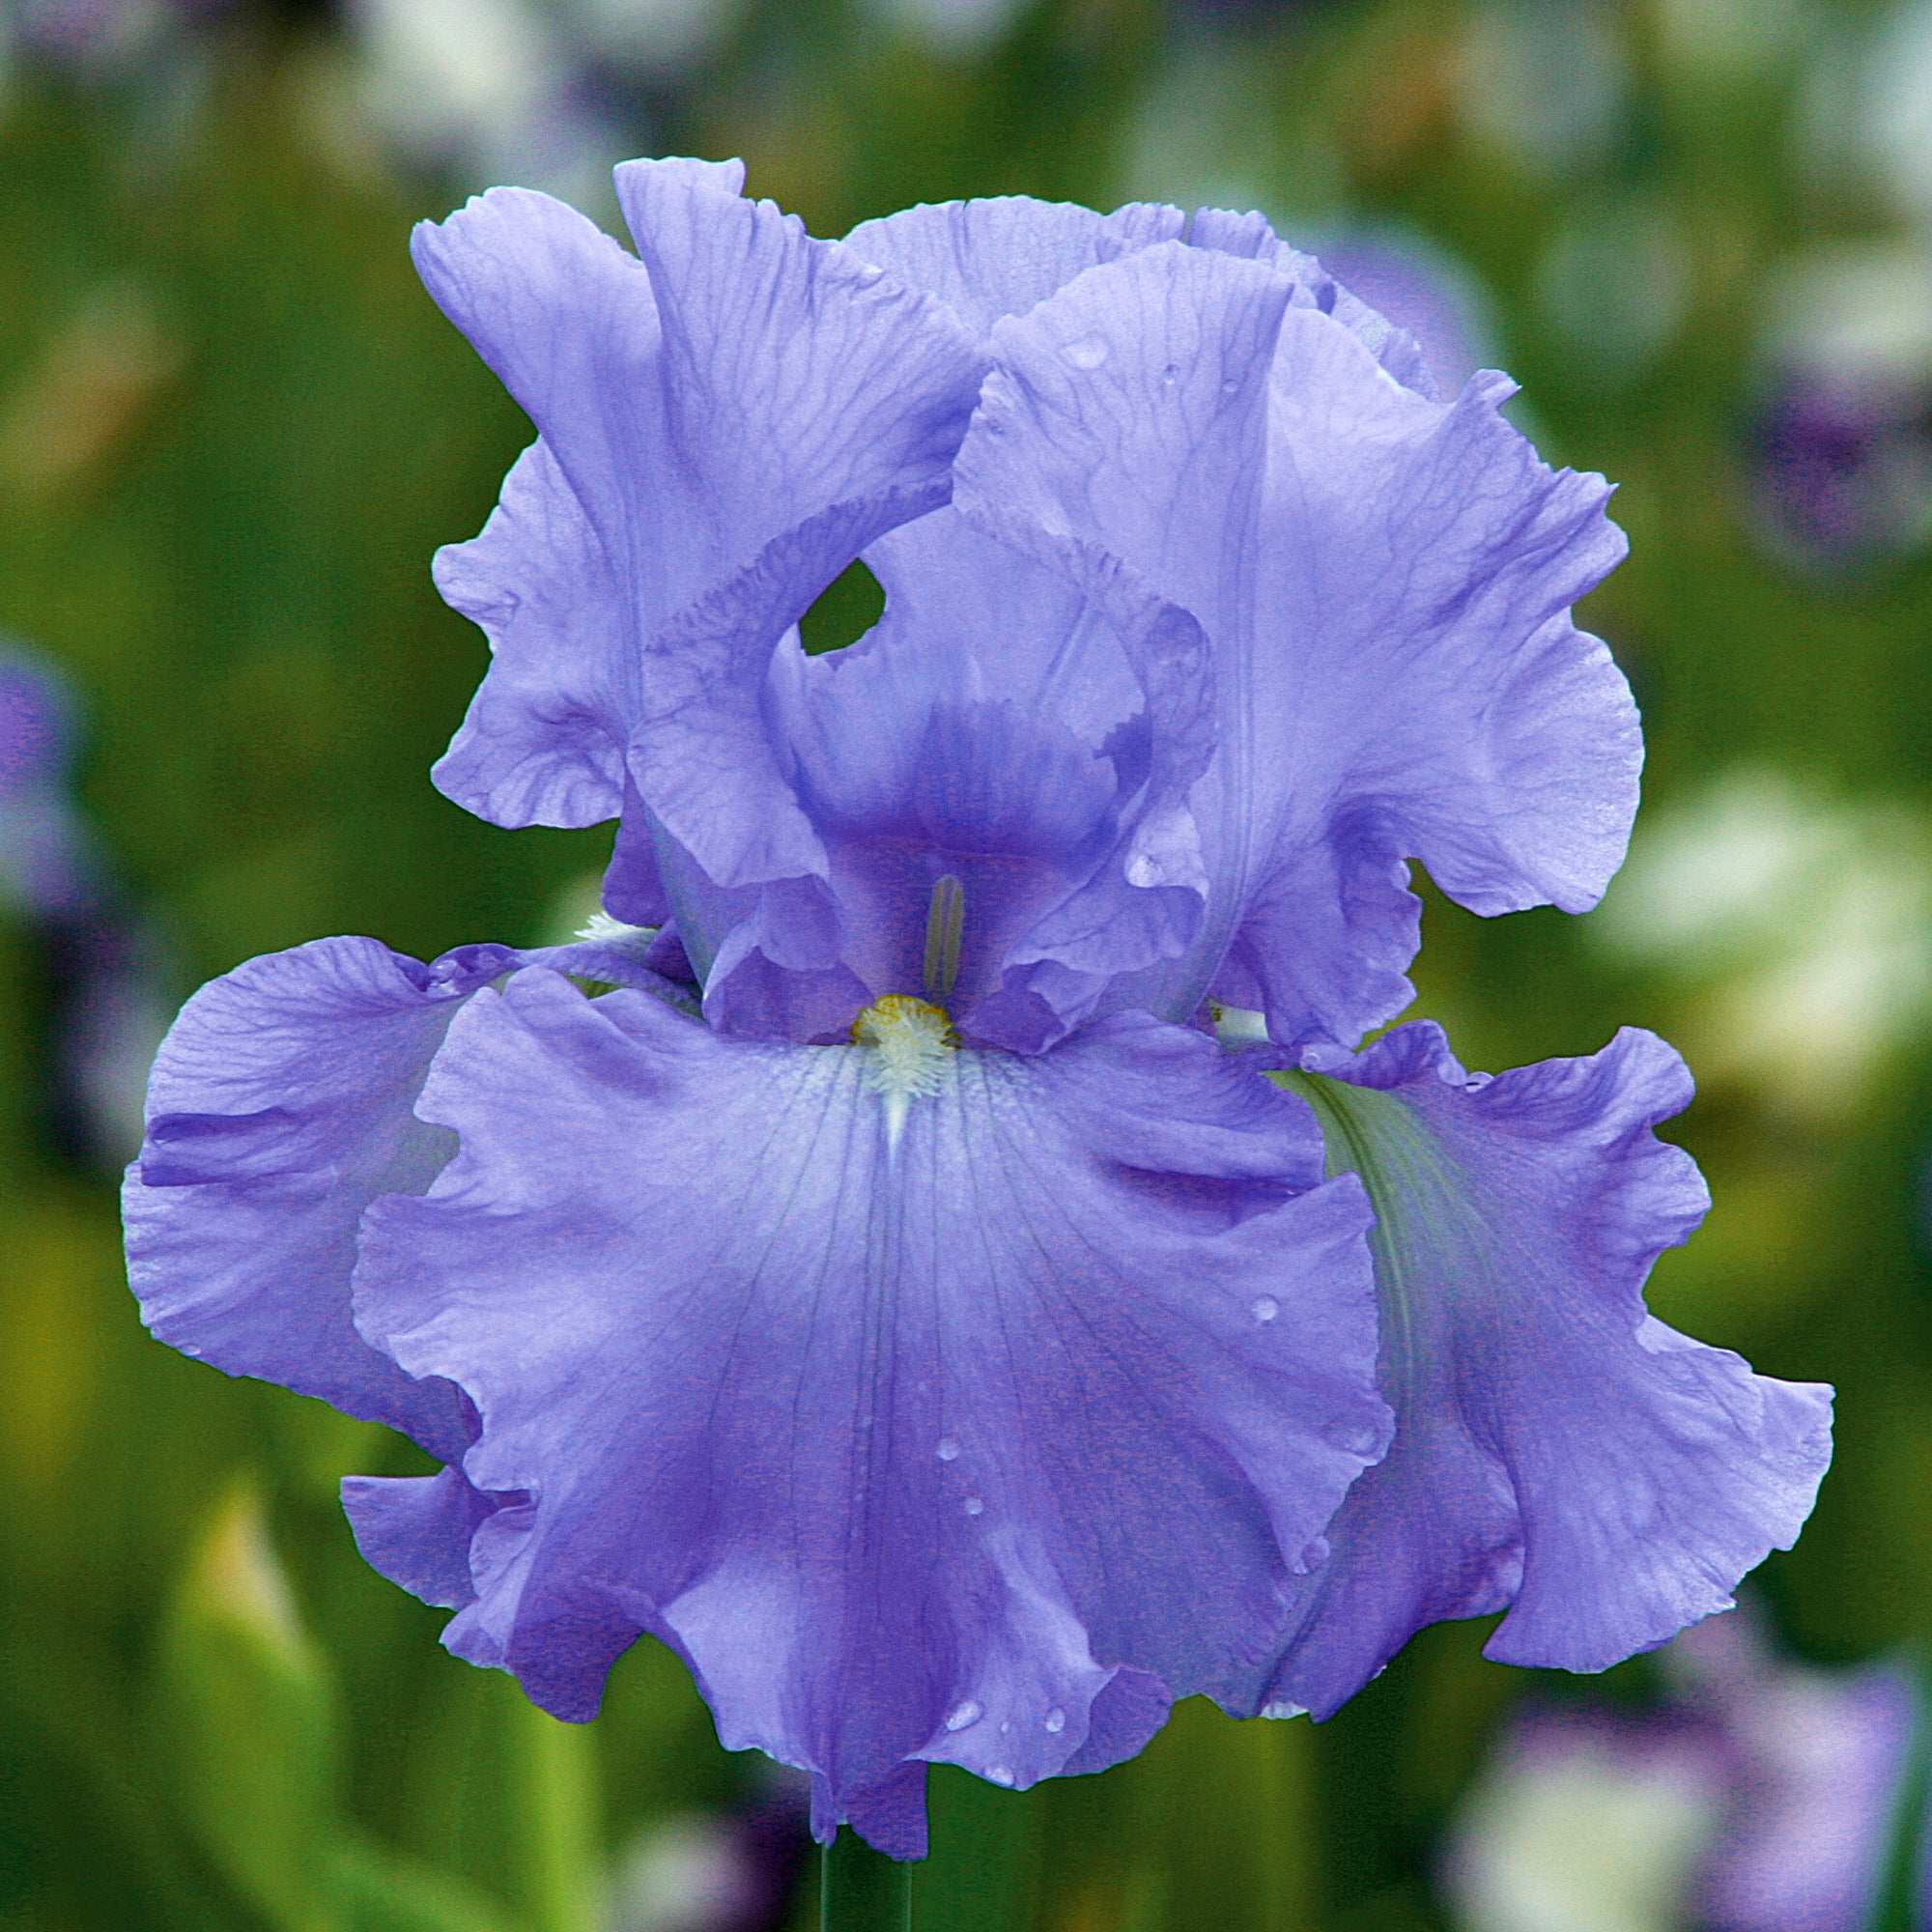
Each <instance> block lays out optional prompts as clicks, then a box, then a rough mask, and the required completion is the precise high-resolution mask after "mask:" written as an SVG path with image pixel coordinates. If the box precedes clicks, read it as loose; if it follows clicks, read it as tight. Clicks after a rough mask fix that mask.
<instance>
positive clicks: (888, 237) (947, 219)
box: [845, 194, 1185, 338]
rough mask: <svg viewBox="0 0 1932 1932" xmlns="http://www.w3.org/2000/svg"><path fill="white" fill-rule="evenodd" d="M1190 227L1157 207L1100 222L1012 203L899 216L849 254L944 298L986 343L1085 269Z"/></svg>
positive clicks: (1024, 199) (969, 204) (1067, 205)
mask: <svg viewBox="0 0 1932 1932" xmlns="http://www.w3.org/2000/svg"><path fill="white" fill-rule="evenodd" d="M1184 226H1185V218H1184V217H1183V216H1182V214H1181V213H1180V211H1179V209H1178V208H1165V207H1162V206H1161V205H1160V204H1159V203H1158V202H1129V203H1128V204H1127V206H1126V207H1124V208H1118V209H1116V210H1115V211H1114V212H1113V213H1111V214H1096V213H1094V210H1092V209H1091V208H1082V207H1079V206H1078V205H1077V204H1075V203H1072V202H1065V201H1037V200H1035V199H1034V197H1033V196H1031V195H1024V194H1014V195H998V196H993V197H990V198H988V199H986V200H983V201H947V202H939V203H936V204H935V203H924V204H922V205H921V206H920V207H918V208H906V209H901V210H899V211H898V213H895V214H887V215H883V216H881V217H880V218H879V219H877V220H875V221H862V222H861V223H860V224H859V226H858V227H857V228H855V229H853V231H852V232H851V234H849V235H848V236H846V238H845V245H846V246H847V247H848V248H850V249H851V250H852V252H853V253H854V254H855V255H858V256H859V257H861V258H862V259H863V260H865V261H867V262H873V263H876V264H877V265H878V266H879V267H880V268H882V269H884V270H887V271H888V272H890V273H892V274H894V275H896V276H897V277H898V278H899V280H900V281H902V282H904V283H905V285H906V286H907V287H908V288H914V289H924V290H925V291H927V293H929V294H931V295H935V296H937V297H938V298H939V299H940V300H941V301H943V302H944V303H945V304H946V305H947V307H948V308H950V309H951V310H952V312H953V314H954V315H956V316H958V317H959V319H960V320H961V321H962V322H963V323H964V324H965V325H966V326H967V327H969V328H970V329H972V330H973V332H974V333H975V334H976V335H978V336H980V337H981V338H983V337H984V336H985V335H986V334H987V333H988V332H989V331H990V330H991V328H992V327H993V325H994V323H996V322H997V321H998V320H999V319H1000V317H1001V316H1003V315H1024V314H1025V313H1026V312H1027V310H1028V309H1030V308H1032V307H1033V306H1034V305H1035V303H1037V302H1042V301H1044V300H1045V299H1046V298H1047V297H1048V296H1050V295H1054V294H1056V293H1057V292H1058V291H1059V290H1061V289H1064V288H1065V286H1066V284H1067V283H1068V282H1070V281H1071V280H1072V279H1073V278H1074V276H1075V275H1078V274H1080V273H1082V272H1083V271H1084V270H1088V269H1092V268H1094V267H1096V266H1097V265H1098V264H1100V263H1102V262H1115V261H1119V260H1120V259H1121V258H1122V256H1123V255H1132V254H1136V253H1138V252H1139V251H1140V250H1141V249H1143V248H1148V247H1151V246H1152V245H1153V243H1154V242H1156V241H1174V240H1177V239H1178V238H1179V235H1180V232H1181V230H1182V228H1183V227H1184Z"/></svg>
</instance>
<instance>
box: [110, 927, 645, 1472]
mask: <svg viewBox="0 0 1932 1932" xmlns="http://www.w3.org/2000/svg"><path fill="white" fill-rule="evenodd" d="M531 959H540V960H546V961H549V962H552V963H553V964H554V965H556V966H557V967H558V968H560V969H562V970H568V971H575V972H582V973H583V974H585V975H587V976H592V977H595V978H597V979H600V980H608V981H611V982H612V983H621V984H626V985H631V986H648V987H654V988H661V989H662V991H663V992H664V994H665V996H666V997H670V998H678V997H681V995H680V994H679V993H678V992H677V990H676V989H673V988H671V987H670V986H669V985H668V983H666V982H662V981H660V980H658V979H657V976H656V975H655V974H653V973H651V972H650V971H649V970H648V969H647V968H645V967H644V966H643V964H642V957H641V952H639V950H638V949H635V948H632V949H626V948H624V947H621V946H615V945H594V946H582V947H575V948H556V949H553V950H550V951H547V952H533V953H524V952H516V951H515V950H513V949H512V948H509V947H505V946H468V947H462V948H459V949H458V950H457V951H455V952H446V953H444V954H443V955H442V957H441V958H440V959H438V960H436V961H434V962H433V963H432V964H430V965H427V966H425V965H423V964H421V963H420V962H419V961H417V960H414V959H411V958H407V957H405V956H404V955H402V954H401V953H397V952H390V950H389V949H388V948H387V947H386V946H384V945H382V944H381V943H380V942H379V941H377V940H374V939H319V940H315V941H313V942H311V943H310V944H309V945H306V946H299V947H297V948H296V949H295V950H294V951H293V952H275V953H270V954H268V955H266V956H264V957H262V958H259V959H251V960H249V961H248V962H247V964H246V965H243V966H239V967H237V968H236V969H235V971H234V972H232V973H229V974H227V975H225V976H224V977H223V978H221V979H219V980H214V981H213V982H212V983H211V984H209V985H207V986H204V987H203V988H202V989H201V991H200V992H199V993H197V994H196V995H195V996H194V998H193V999H191V1000H190V1001H189V1002H188V1003H187V1005H186V1007H185V1008H184V1009H183V1010H182V1013H181V1016H180V1017H179V1018H178V1019H177V1020H176V1021H175V1024H174V1026H173V1028H172V1030H171V1031H170V1032H169V1034H168V1037H167V1038H166V1039H165V1040H164V1041H163V1042H162V1045H161V1049H160V1052H159V1054H158V1056H157V1057H156V1062H155V1069H154V1073H153V1075H152V1077H151V1079H150V1082H149V1088H148V1105H147V1130H146V1135H145V1138H144V1140H143V1142H142V1146H141V1151H140V1153H139V1154H138V1155H137V1157H136V1158H135V1159H134V1161H133V1162H132V1163H131V1164H130V1165H129V1167H128V1179H127V1183H126V1186H125V1189H124V1192H123V1213H124V1218H125V1221H126V1225H127V1235H128V1279H129V1282H130V1283H131V1285H132V1287H133V1290H134V1293H135V1295H136V1296H137V1297H138V1299H139V1301H140V1304H141V1317H142V1320H143V1321H145V1322H146V1324H147V1325H148V1327H149V1328H150V1329H151V1330H152V1331H153V1333H154V1334H155V1335H156V1337H157V1338H158V1339H159V1340H161V1341H163V1342H166V1343H168V1344H170V1345H171V1346H172V1347H174V1348H177V1349H180V1350H182V1351H183V1352H184V1353H185V1354H188V1355H194V1356H197V1357H200V1358H202V1359H204V1360H206V1361H208V1362H210V1363H212V1364H213V1366H214V1367H215V1368H218V1369H221V1370H223V1371H224V1372H226V1373H227V1374H229V1375H236V1376H260V1377H262V1378H266V1379H267V1380H270V1381H276V1382H281V1383H282V1384H284V1385H285V1386H286V1387H289V1388H292V1389H296V1390H298V1391H299V1392H300V1393H301V1394H303V1395H313V1396H320V1397H321V1398H322V1399H323V1400H324V1401H325V1402H328V1403H332V1404H333V1405H334V1406H336V1407H337V1408H339V1409H342V1410H343V1411H344V1412H345V1413H347V1414H350V1415H356V1416H361V1417H364V1418H366V1419H368V1420H370V1421H375V1422H382V1423H386V1424H387V1425H388V1426H389V1427H390V1428H392V1429H399V1430H401V1431H402V1432H403V1433H404V1434H406V1435H412V1436H413V1437H414V1438H415V1439H416V1440H417V1441H418V1442H420V1443H421V1444H422V1445H423V1447H424V1448H426V1449H428V1450H429V1451H430V1452H431V1453H432V1454H434V1455H438V1456H441V1457H444V1458H452V1457H455V1456H459V1455H461V1453H462V1451H463V1449H464V1447H465V1446H466V1445H467V1444H468V1442H469V1439H470V1431H469V1421H468V1419H467V1417H466V1415H465V1412H464V1403H463V1399H462V1397H461V1395H460V1394H459V1393H458V1391H457V1390H456V1389H454V1388H453V1387H452V1386H451V1385H450V1384H449V1383H447V1382H446V1381H440V1380H438V1379H435V1378H430V1379H428V1380H419V1379H417V1378H414V1377H412V1376H410V1375H407V1374H405V1373H404V1372H403V1371H402V1370H400V1369H398V1368H397V1367H396V1365H395V1364H394V1363H393V1362H391V1361H390V1360H389V1359H388V1358H387V1357H386V1356H384V1355H382V1354H380V1353H378V1352H377V1351H376V1350H373V1349H371V1348H370V1347H369V1346H368V1344H367V1343H366V1342H364V1341H363V1340H362V1338H361V1337H360V1336H359V1335H357V1334H356V1332H355V1325H354V1323H353V1321H352V1320H351V1317H350V1283H351V1277H352V1274H353V1272H354V1270H355V1257H356V1231H357V1227H358V1224H359V1222H360V1220H361V1216H362V1210H363V1209H364V1208H366V1207H367V1206H368V1205H369V1203H370V1202H371V1201H373V1200H375V1199H377V1198H378V1197H379V1196H381V1195H384V1194H388V1193H406V1194H407V1193H415V1192H418V1191H420V1190H421V1189H423V1188H425V1187H427V1186H428V1185H429V1183H430V1181H431V1180H432V1179H434V1178H435V1176H436V1175H437V1173H438V1172H439V1171H440V1169H441V1167H442V1164H443V1163H444V1161H446V1160H447V1159H448V1158H449V1156H450V1154H451V1153H453V1152H454V1151H455V1147H456V1143H455V1139H454V1136H452V1135H451V1134H450V1133H449V1132H448V1130H447V1129H446V1128H443V1127H440V1126H436V1125H433V1124H430V1123H428V1122H424V1121H421V1120H419V1119H417V1117H416V1115H415V1113H414V1105H415V1100H416V1096H417V1094H419V1093H420V1092H421V1090H422V1083H423V1079H424V1077H425V1075H426V1074H427V1073H428V1070H429V1065H430V1062H431V1060H432V1059H433V1058H434V1057H435V1055H436V1052H437V1050H438V1048H439V1047H440V1045H441V1044H442V1040H443V1036H444V1034H445V1033H446V1032H447V1030H448V1027H449V1022H450V1020H451V1018H452V1016H453V1015H454V1014H455V1013H456V1012H457V1010H458V1009H460V1008H461V1007H462V1005H463V1004H464V1002H465V1001H467V1000H468V999H469V998H470V997H471V996H472V995H473V994H474V993H475V992H476V991H477V990H478V989H479V988H480V987H482V986H485V985H487V984H488V983H489V982H490V981H491V980H495V979H497V978H500V977H501V976H502V975H503V974H505V973H509V972H512V971H514V970H515V969H516V968H517V967H519V966H520V965H522V964H523V963H524V962H525V961H526V960H531Z"/></svg>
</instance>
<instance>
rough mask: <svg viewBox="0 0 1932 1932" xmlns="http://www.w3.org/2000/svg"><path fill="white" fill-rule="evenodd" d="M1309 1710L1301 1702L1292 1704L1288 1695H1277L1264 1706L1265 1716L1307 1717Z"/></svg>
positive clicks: (1263, 1713)
mask: <svg viewBox="0 0 1932 1932" xmlns="http://www.w3.org/2000/svg"><path fill="white" fill-rule="evenodd" d="M1307 1715H1308V1712H1307V1711H1306V1709H1305V1708H1304V1707H1303V1706H1301V1705H1299V1704H1291V1703H1290V1702H1289V1701H1288V1699H1287V1698H1286V1697H1276V1698H1273V1699H1271V1700H1270V1701H1269V1702H1267V1703H1265V1704H1264V1705H1263V1706H1262V1716H1263V1717H1264V1718H1305V1717H1307Z"/></svg>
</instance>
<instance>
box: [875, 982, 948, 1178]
mask: <svg viewBox="0 0 1932 1932" xmlns="http://www.w3.org/2000/svg"><path fill="white" fill-rule="evenodd" d="M852 1043H853V1044H854V1045H855V1046H863V1047H867V1048H868V1049H869V1050H870V1053H871V1065H870V1066H869V1067H867V1075H866V1077H867V1084H868V1085H869V1086H870V1087H871V1089H872V1091H873V1092H874V1093H875V1094H878V1095H879V1096H880V1098H881V1099H883V1100H884V1101H885V1103H886V1143H887V1145H888V1147H890V1148H894V1149H896V1148H897V1146H898V1144H899V1136H900V1134H902V1133H903V1132H904V1131H905V1122H906V1112H907V1109H908V1108H909V1107H910V1106H911V1105H912V1103H913V1101H914V1100H915V1099H923V1098H924V1097H926V1096H927V1095H930V1094H937V1093H938V1092H939V1090H940V1088H941V1087H942V1086H943V1085H944V1084H945V1082H946V1077H947V1074H948V1073H949V1071H950V1070H951V1063H952V1055H953V1053H954V1052H955V1051H956V1049H957V1048H958V1045H959V1036H958V1035H957V1034H955V1033H954V1032H953V1031H952V1020H951V1018H950V1017H949V1016H948V1014H947V1011H946V1009H945V1008H944V1007H935V1006H933V1005H931V1004H930V1003H929V1002H928V1001H925V1000H916V999H914V998H913V997H912V995H911V994H909V993H888V994H887V995H886V996H885V998H884V999H882V1000H874V1001H873V1002H872V1004H871V1005H870V1006H869V1007H867V1009H865V1010H864V1011H863V1012H862V1013H861V1014H860V1015H859V1017H858V1018H857V1019H856V1020H854V1021H853V1022H852Z"/></svg>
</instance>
